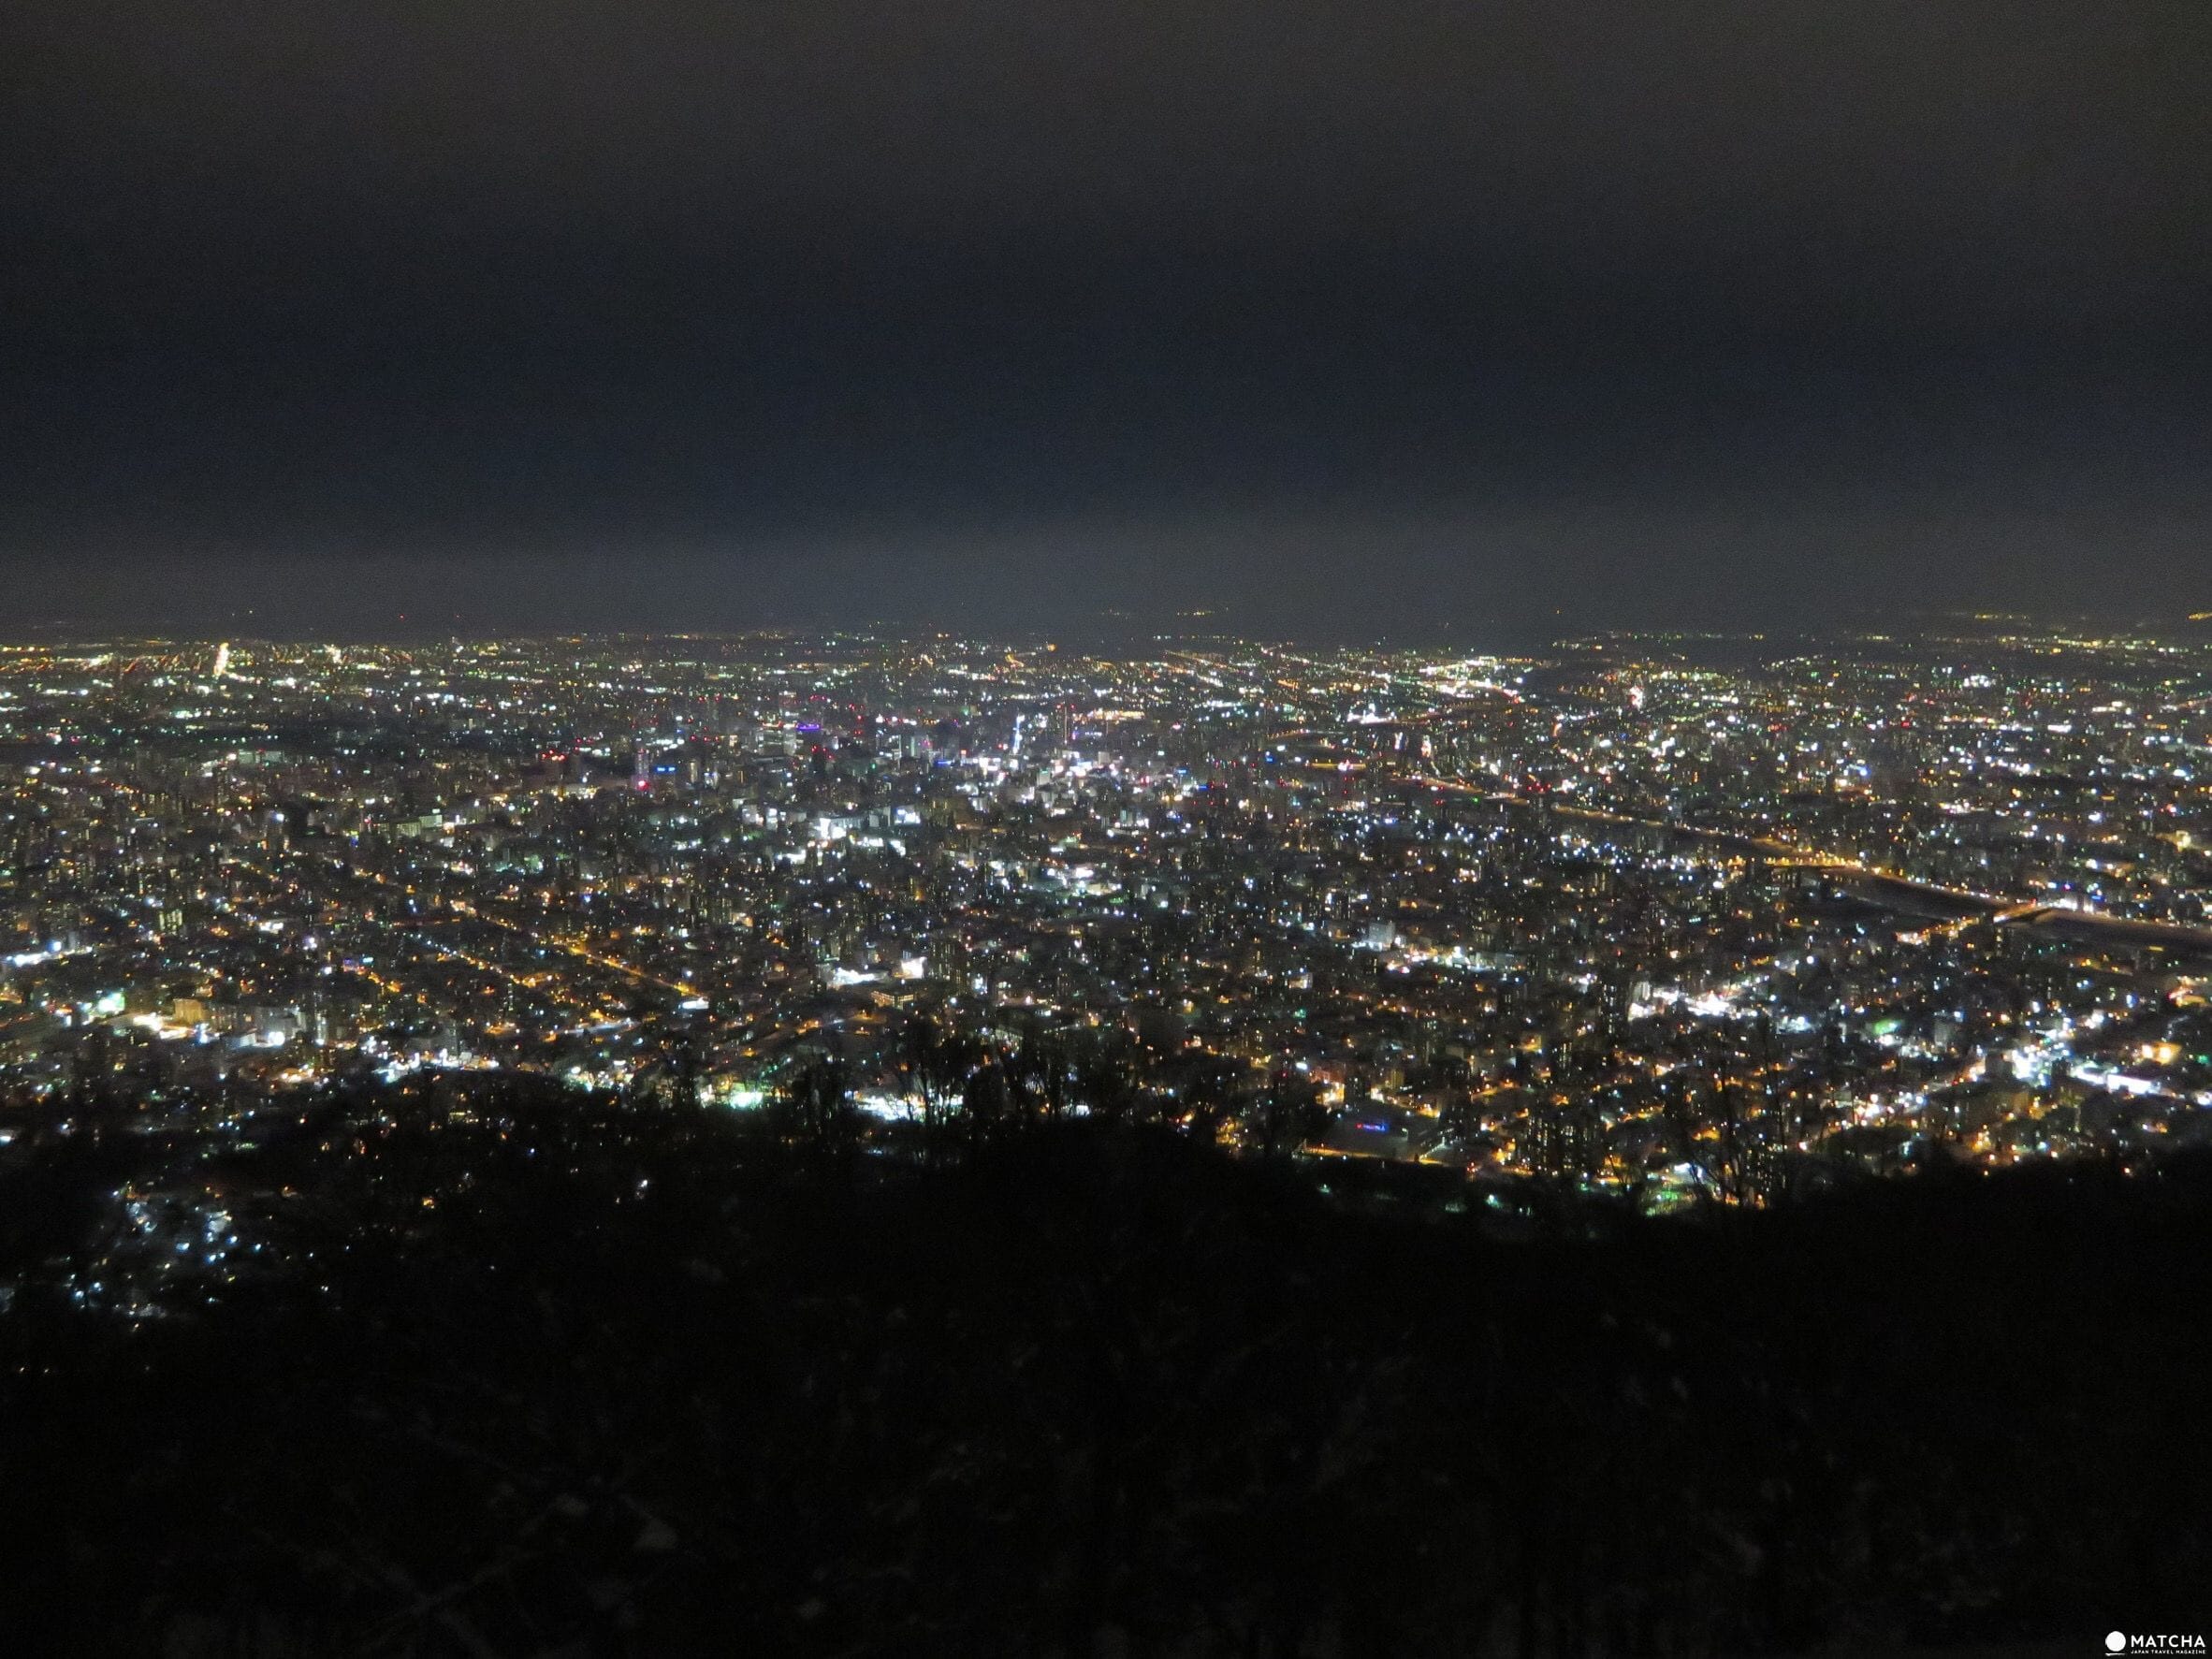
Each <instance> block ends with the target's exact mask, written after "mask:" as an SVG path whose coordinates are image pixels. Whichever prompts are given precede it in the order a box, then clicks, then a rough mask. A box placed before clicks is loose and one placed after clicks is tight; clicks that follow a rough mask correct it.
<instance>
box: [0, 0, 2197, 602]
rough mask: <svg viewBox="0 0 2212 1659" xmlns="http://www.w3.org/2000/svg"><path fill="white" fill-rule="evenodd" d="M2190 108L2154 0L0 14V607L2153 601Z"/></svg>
mask: <svg viewBox="0 0 2212 1659" xmlns="http://www.w3.org/2000/svg"><path fill="white" fill-rule="evenodd" d="M2207 89H2212V7H2207V6H2205V4H2203V3H2202V0H2171V3H2166V4H2130V3H2125V0H2093V3H2092V0H2082V3H2080V4H2069V5H2053V4H2043V3H2040V0H2003V3H2001V4H1992V5H1986V6H1981V5H1961V4H1947V3H1942V0H1900V3H1895V4H1891V3H1884V0H1849V3H1847V4H1841V3H1840V4H1833V5H1821V6H1808V5H1798V4H1790V3H1786V0H1747V3H1743V4H1736V3H1729V0H1710V3H1707V4H1701V5H1698V6H1695V7H1662V6H1638V5H1624V4H1612V5H1606V6H1582V5H1578V4H1572V3H1568V0H1542V3H1540V4H1538V3H1534V0H1528V3H1521V0H1516V3H1513V4H1488V5H1486V4H1480V3H1479V0H1472V3H1469V0H1460V3H1451V0H1431V3H1428V4H1419V5H1413V4H1395V3H1392V0H1265V3H1261V0H1249V3H1247V0H1236V3H1231V4H1222V3H1209V0H1191V3H1183V4H1178V3H1174V0H1144V3H1126V0H1125V3H1124V4H1119V5H1095V4H1068V3H1066V0H1006V3H1004V4H996V3H985V0H912V3H903V0H895V3H892V4H872V5H860V4H853V3H851V0H729V3H727V4H723V5H715V6H709V5H706V4H705V3H703V0H691V3H675V0H620V3H617V0H594V3H589V4H581V3H575V0H531V3H529V4H523V3H520V0H517V3H515V4H508V5H490V4H482V3H478V0H416V3H409V4H374V3H371V0H281V3H276V0H143V3H140V0H124V3H119V4H104V3H102V0H29V3H28V4H18V5H12V6H9V7H7V8H6V16H5V18H4V19H0V97H4V99H5V102H4V103H0V376H4V380H0V558H4V559H5V564H6V573H7V578H8V586H9V597H10V604H9V605H8V606H7V611H8V616H7V618H6V622H7V626H9V627H13V628H15V629H17V630H19V631H20V629H21V628H22V627H26V626H29V625H31V624H33V623H36V622H57V621H61V622H70V623H74V624H79V625H84V626H99V627H109V626H114V627H123V626H138V625H144V626H163V627H175V628H223V629H232V628H237V629H239V630H240V631H241V632H252V631H253V629H254V628H265V629H266V630H268V631H271V632H281V631H285V630H307V629H318V628H337V629H343V630H345V631H348V632H352V633H376V632H379V631H398V630H401V629H405V628H419V627H426V626H436V627H447V626H460V627H468V628H482V629H501V628H527V627H573V626H579V625H587V624H594V625H607V626H613V625H624V626H638V627H657V628H682V627H696V628H710V627H711V628H722V627H742V626H749V625H753V624H759V623H776V622H811V621H818V620H825V621H836V622H845V623H856V622H863V621H868V620H874V619H892V620H900V619H904V620H910V621H926V622H930V623H948V624H957V623H959V622H962V621H972V622H975V623H978V624H982V625H987V626H992V627H1000V626H1004V627H1018V628H1025V629H1026V628H1051V629H1060V628H1075V627H1080V626H1084V625H1085V624H1086V618H1095V617H1096V616H1097V614H1098V613H1099V612H1100V611H1101V610H1102V609H1103V608H1105V607H1117V608H1119V609H1121V610H1123V611H1126V612H1128V613H1130V615H1131V616H1132V617H1134V618H1138V619H1139V620H1141V621H1142V622H1144V623H1146V624H1150V623H1152V622H1154V621H1157V620H1162V619H1166V618H1173V617H1174V615H1175V613H1176V612H1178V611H1181V610H1195V609H1201V608H1213V609H1215V610H1217V611H1218V612H1220V613H1221V616H1222V619H1223V620H1224V621H1226V622H1227V623H1228V624H1230V625H1233V626H1238V627H1244V628H1249V629H1254V630H1261V631H1269V632H1290V633H1306V634H1315V635H1326V634H1339V635H1341V634H1345V633H1362V632H1386V631H1387V632H1390V633H1399V634H1404V635H1408V636H1411V635H1416V634H1435V633H1461V634H1463V635H1465V636H1466V637H1468V638H1469V639H1471V640H1477V641H1482V640H1491V641H1495V642H1497V643H1509V642H1510V641H1512V640H1513V639H1516V638H1520V637H1524V636H1527V635H1528V634H1530V633H1532V632H1540V631H1542V630H1546V629H1550V628H1553V627H1559V628H1580V627H1588V626H1601V625H1620V624H1637V623H1666V624H1685V623H1686V624H1698V625H1708V624H1710V625H1731V626H1733V625H1751V624H1756V625H1762V626H1775V625H1781V624H1787V623H1793V622H1801V623H1806V624H1819V623H1826V622H1832V621H1863V620H1868V619H1877V620H1883V619H1891V618H1902V617H1903V616H1904V615H1905V614H1906V613H1907V612H1908V611H1910V610H1913V609H1915V608H1917V607H1923V606H1944V605H1953V604H1987V605H2001V606H2010V607H2019V606H2058V607H2068V608H2073V607H2096V608H2098V609H2100V610H2103V611H2107V612H2109V611H2113V610H2115V609H2117V611H2119V612H2121V613H2124V614H2132V615H2140V616H2145V617H2151V616H2161V615H2178V614H2179V613H2182V612H2185V611H2190V610H2201V609H2204V608H2206V607H2212V91H2208V90H2207ZM247 607H252V609H253V613H254V614H253V618H251V619H250V621H251V626H247V625H246V622H245V619H244V618H243V613H244V611H245V610H246V608H247ZM401 613H406V615H407V618H408V620H407V621H406V622H404V623H402V622H400V620H399V618H400V615H401Z"/></svg>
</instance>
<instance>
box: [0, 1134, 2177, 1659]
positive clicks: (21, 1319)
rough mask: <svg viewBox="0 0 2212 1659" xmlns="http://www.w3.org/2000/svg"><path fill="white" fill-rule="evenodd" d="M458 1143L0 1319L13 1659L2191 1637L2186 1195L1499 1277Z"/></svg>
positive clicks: (1425, 1245)
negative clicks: (171, 1288)
mask: <svg viewBox="0 0 2212 1659" xmlns="http://www.w3.org/2000/svg"><path fill="white" fill-rule="evenodd" d="M457 1141H464V1142H465V1137H464V1136H462V1135H461V1134H460V1132H459V1131H458V1130H457V1129H454V1128H450V1127H441V1128H438V1129H437V1130H435V1131H432V1130H430V1129H429V1128H419V1129H410V1128H409V1127H408V1125H407V1124H406V1122H405V1121H404V1115H403V1113H401V1114H395V1120H394V1126H393V1128H391V1132H390V1133H388V1134H387V1135H386V1137H385V1138H384V1139H383V1140H382V1141H377V1140H375V1139H374V1138H368V1139H365V1140H364V1141H363V1142H359V1143H357V1144H354V1145H349V1146H347V1147H346V1148H344V1149H343V1150H344V1153H345V1156H344V1157H342V1158H332V1159H326V1160H324V1161H321V1162H318V1161H317V1160H316V1159H315V1158H314V1157H311V1156H308V1155H306V1154H304V1153H301V1152H300V1151H299V1150H298V1149H293V1150H292V1151H290V1152H285V1151H284V1150H283V1149H281V1148H280V1149H278V1150H276V1151H274V1152H271V1153H270V1154H269V1155H268V1156H269V1157H298V1158H299V1159H300V1166H299V1168H298V1169H297V1170H292V1171H282V1173H284V1181H283V1182H282V1183H272V1184H273V1185H278V1186H290V1187H291V1189H292V1193H291V1196H289V1197H287V1198H284V1199H283V1200H281V1201H276V1202H274V1203H272V1204H270V1205H269V1206H268V1207H267V1211H266V1213H264V1214H258V1215H256V1216H255V1218H254V1222H255V1225H256V1226H260V1227H263V1228H267V1229H271V1230H283V1238H284V1247H285V1251H286V1253H287V1254H286V1256H285V1259H286V1260H288V1261H291V1262H294V1263H296V1264H298V1268H299V1271H298V1272H288V1273H284V1274H280V1275H274V1276H272V1277H270V1278H269V1279H268V1280H267V1281H266V1282H263V1283H260V1284H258V1285H255V1284H253V1283H241V1284H240V1285H239V1286H237V1287H235V1288H232V1289H231V1290H230V1291H229V1292H228V1293H227V1295H226V1300H225V1301H223V1302H221V1303H220V1304H219V1305H217V1306H215V1307H213V1308H211V1309H210V1310H208V1311H206V1312H204V1313H203V1314H201V1315H200V1316H198V1317H193V1318H189V1319H186V1318H177V1319H163V1320H153V1321H150V1322H146V1323H143V1324H141V1325H139V1326H138V1327H137V1328H129V1327H126V1326H124V1325H122V1324H119V1323H117V1322H115V1321H111V1320H107V1321H104V1320H97V1319H88V1318H86V1317H65V1316H64V1315H63V1313H62V1312H61V1311H60V1310H58V1309H50V1308H47V1307H45V1306H43V1305H41V1304H38V1303H36V1302H31V1303H29V1304H19V1307H18V1309H17V1311H16V1313H15V1314H14V1315H13V1316H10V1317H7V1318H0V1344H4V1345H5V1347H4V1350H0V1351H4V1353H5V1358H6V1361H7V1365H6V1372H5V1375H0V1491H4V1492H5V1494H6V1499H5V1503H4V1504H0V1528H5V1535H4V1537H0V1596H4V1598H5V1602H6V1605H7V1608H8V1619H9V1627H10V1629H11V1631H12V1632H13V1633H14V1636H15V1637H16V1638H20V1639H22V1640H23V1641H25V1643H26V1644H27V1645H20V1646H19V1645H16V1640H15V1639H11V1640H10V1643H9V1645H10V1647H11V1648H12V1649H13V1651H16V1652H40V1653H47V1652H54V1653H66V1652H84V1653H103V1654H104V1653H109V1652H124V1651H131V1652H150V1653H180V1654H182V1653H208V1654H215V1653H223V1654H233V1653H236V1654H246V1653H253V1654H285V1655H290V1654H304V1653H326V1652H357V1651H358V1652H388V1653H448V1652H450V1653H463V1654H478V1655H482V1654H502V1655H510V1654H511V1655H523V1654H545V1653H574V1654H582V1653H600V1652H605V1653H621V1654H640V1655H644V1654H667V1653H690V1652H711V1653H744V1652H792V1653H799V1654H816V1653H819V1654H825V1655H826V1654H875V1653H883V1654H893V1653H947V1654H953V1653H958V1654H974V1653H986V1654H987V1653H997V1652H1036V1653H1064V1654H1070V1655H1074V1654H1084V1655H1088V1654H1092V1653H1170V1652H1172V1653H1178V1654H1263V1655H1290V1654H1304V1653H1312V1654H1345V1655H1358V1654H1378V1655H1379V1654H1446V1653H1463V1652H1504V1653H1526V1654H1536V1653H1543V1654H1554V1653H1556V1654H1566V1653H1600V1652H1603V1653H1650V1652H1724V1653H1746V1652H1794V1651H1800V1650H1805V1649H1809V1648H1823V1647H1826V1648H1833V1647H1843V1648H1849V1649H1854V1650H1857V1651H1880V1650H1883V1649H1885V1648H1888V1647H1890V1646H1893V1645H1902V1644H1914V1645H1929V1646H1942V1645H1949V1644H1969V1643H1983V1642H1998V1641H2016V1640H2045V1639H2057V1640H2059V1641H2060V1642H2062V1643H2063V1644H2065V1645H2066V1647H2067V1649H2068V1651H2073V1650H2075V1649H2078V1650H2079V1651H2081V1652H2091V1651H2094V1648H2093V1645H2092V1644H2094V1643H2095V1642H2096V1641H2097V1640H2099V1639H2100V1638H2101V1637H2102V1635H2103V1632H2104V1631H2106V1630H2108V1629H2110V1628H2112V1627H2113V1626H2114V1625H2116V1624H2119V1625H2122V1626H2124V1627H2128V1628H2182V1629H2197V1628H2201V1627H2202V1625H2203V1623H2204V1621H2205V1617H2206V1615H2207V1612H2208V1610H2212V1599H2208V1598H2207V1596H2206V1594H2205V1574H2206V1568H2205V1563H2206V1561H2207V1559H2212V1557H2208V1556H2207V1549H2208V1548H2212V1518H2208V1514H2207V1479H2206V1472H2207V1470H2208V1469H2212V1456H2208V1455H2207V1454H2208V1453H2212V1431H2208V1429H2207V1424H2206V1416H2205V1408H2204V1404H2203V1395H2204V1391H2205V1385H2206V1381H2207V1372H2206V1361H2207V1357H2208V1356H2207V1344H2206V1340H2205V1334H2204V1310H2205V1305H2206V1303H2205V1294H2204V1292H2205V1262H2206V1260H2207V1246H2208V1245H2212V1186H2208V1184H2207V1183H2206V1182H2205V1180H2204V1178H2203V1177H2202V1175H2201V1173H2199V1172H2193V1171H2186V1170H2181V1171H2171V1172H2169V1173H2168V1174H2167V1175H2165V1176H2163V1177H2161V1178H2158V1179H2155V1180H2152V1181H2150V1182H2140V1181H2139V1182H2133V1183H2127V1184H2124V1185H2123V1184H2118V1183H2115V1182H2111V1181H2108V1180H2106V1179H2104V1178H2103V1177H2100V1176H2097V1175H2095V1174H2077V1175H2074V1176H2071V1177H2063V1176H2059V1177H2050V1178H2046V1179H2044V1180H2040V1181H2038V1180H1989V1179H1960V1178H1947V1179H1941V1180H1939V1179H1934V1178H1930V1179H1928V1180H1926V1181H1922V1182H1918V1183H1913V1184H1908V1185H1903V1186H1892V1187H1885V1188H1877V1189H1873V1190H1871V1191H1869V1192H1866V1193H1862V1194H1860V1195H1857V1196H1855V1197H1853V1198H1851V1199H1849V1200H1847V1201H1833V1202H1831V1203H1829V1204H1828V1205H1826V1207H1823V1208H1820V1209H1817V1210H1812V1211H1801V1212H1798V1213H1796V1214H1793V1215H1767V1216H1757V1217H1741V1218H1737V1219H1736V1222H1735V1224H1731V1225H1725V1226H1724V1225H1718V1224H1687V1225H1685V1224H1680V1223H1677V1224H1672V1225H1664V1226H1662V1225H1651V1224H1646V1225H1641V1226H1635V1227H1629V1228H1626V1229H1625V1230H1622V1229H1616V1230H1613V1231H1612V1232H1611V1233H1610V1234H1609V1236H1608V1237H1607V1238H1606V1239H1605V1240H1604V1241H1603V1242H1600V1243H1592V1242H1567V1241H1564V1240H1562V1241H1554V1242H1549V1243H1535V1244H1511V1245H1506V1244H1492V1243H1490V1242H1488V1241H1486V1240H1485V1239H1483V1238H1482V1237H1480V1236H1478V1234H1477V1232H1476V1231H1475V1230H1473V1229H1472V1228H1471V1227H1469V1226H1467V1225H1465V1224H1463V1223H1462V1222H1460V1221H1457V1220H1454V1219H1450V1218H1433V1219H1427V1220H1416V1219H1410V1218H1408V1219H1393V1218H1390V1217H1388V1216H1377V1215H1372V1214H1361V1215H1349V1214H1346V1213H1344V1212H1343V1211H1342V1210H1340V1209H1337V1208H1332V1206H1331V1204H1330V1203H1329V1202H1328V1201H1325V1200H1323V1199H1322V1198H1320V1197H1319V1196H1318V1195H1317V1193H1316V1192H1315V1191H1314V1190H1313V1188H1312V1186H1310V1184H1309V1183H1307V1182H1305V1181H1304V1180H1302V1178H1301V1177H1300V1176H1299V1175H1298V1174H1297V1173H1296V1172H1295V1171H1291V1170H1289V1169H1287V1168H1279V1167H1273V1168H1271V1167H1259V1166H1252V1165H1236V1164H1232V1163H1230V1162H1228V1161H1226V1160H1224V1159H1222V1158H1220V1157H1215V1156H1214V1155H1212V1154H1210V1153H1208V1152H1205V1151H1202V1150H1201V1149H1199V1148H1196V1147H1194V1146H1192V1145H1190V1144H1188V1143H1187V1142H1181V1141H1177V1140H1175V1139H1173V1138H1171V1137H1168V1136H1165V1135H1159V1134H1153V1133H1145V1132H1138V1131H1128V1130H1124V1131H1111V1132H1110V1131H1105V1130H1102V1129H1095V1128H1085V1127H1084V1126H1082V1125H1070V1126H1065V1127H1062V1128H1055V1129H1048V1130H1041V1131H1039V1132H1037V1133H1035V1134H1031V1135H1028V1136H1025V1137H1023V1138H1021V1139H1019V1140H1017V1141H1016V1142H1013V1143H1012V1144H1011V1145H1006V1146H1002V1147H999V1148H997V1149H995V1150H991V1151H988V1152H986V1153H983V1154H981V1155H979V1156H976V1157H971V1158H968V1159H966V1160H964V1161H962V1162H961V1163H960V1164H959V1165H958V1167H954V1168H950V1169H940V1170H938V1171H925V1172H921V1173H915V1174H908V1175H901V1176H899V1177H896V1178H885V1177H881V1176H880V1175H875V1176H872V1175H871V1163H870V1160H867V1159H865V1158H863V1159H859V1160H857V1167H856V1166H855V1165H854V1164H851V1163H837V1164H835V1165H832V1166H827V1167H824V1166H822V1165H821V1164H820V1163H819V1161H818V1160H817V1161H811V1162H807V1163H803V1164H794V1163H793V1160H792V1159H791V1157H788V1156H787V1155H784V1154H782V1153H779V1152H778V1151H777V1150H776V1149H774V1148H772V1147H767V1146H764V1145H761V1144H757V1143H753V1142H749V1141H748V1140H747V1138H746V1136H745V1135H744V1134H743V1133H742V1132H740V1131H736V1130H734V1129H731V1128H728V1127H726V1126H725V1125H723V1124H720V1123H717V1122H715V1121H713V1120H709V1119H706V1118H703V1117H699V1118H693V1117H689V1116H686V1115H685V1114H680V1113H679V1114H677V1116H675V1117H673V1118H671V1119H670V1120H669V1121H668V1122H667V1123H665V1124H663V1125H662V1126H660V1127H659V1128H654V1129H652V1130H650V1132H646V1133H640V1132H638V1131H637V1130H636V1129H635V1128H634V1127H626V1128H622V1129H620V1130H619V1132H616V1131H613V1130H610V1129H609V1128H608V1126H607V1125H606V1124H605V1123H604V1122H603V1123H600V1124H599V1125H598V1126H597V1127H596V1128H593V1127H591V1126H590V1125H589V1124H588V1123H586V1122H584V1121H583V1120H579V1119H570V1118H563V1117H560V1116H559V1115H558V1114H556V1113H555V1112H554V1111H553V1109H552V1108H550V1107H547V1108H545V1109H543V1110H540V1111H537V1112H535V1113H532V1112H529V1111H524V1112H520V1113H517V1114H513V1115H511V1116H510V1118H509V1119H508V1120H507V1121H506V1122H505V1124H504V1127H502V1129H501V1130H500V1131H499V1134H498V1137H497V1139H496V1140H492V1139H488V1138H486V1137H480V1141H481V1142H482V1143H480V1144H476V1145H474V1146H473V1147H466V1148H465V1149H464V1150H463V1151H460V1152H457V1151H455V1150H454V1144H455V1142H457ZM457 1158H458V1159H459V1162H458V1163H457V1162H456V1161H455V1160H456V1159H457ZM876 1161H878V1162H880V1160H876ZM464 1166H465V1167H464ZM5 1197H7V1195H6V1194H0V1198H5ZM425 1197H429V1198H431V1199H433V1202H432V1203H431V1204H430V1205H429V1206H425V1205H424V1204H423V1203H422V1202H421V1200H422V1199H423V1198H425ZM272 1236H274V1235H273V1234H272Z"/></svg>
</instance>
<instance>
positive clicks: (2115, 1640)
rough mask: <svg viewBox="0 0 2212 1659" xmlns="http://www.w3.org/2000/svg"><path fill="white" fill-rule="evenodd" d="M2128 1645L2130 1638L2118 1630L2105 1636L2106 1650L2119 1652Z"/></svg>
mask: <svg viewBox="0 0 2212 1659" xmlns="http://www.w3.org/2000/svg"><path fill="white" fill-rule="evenodd" d="M2127 1645H2128V1638H2127V1637H2124V1636H2122V1635H2120V1633H2119V1632H2118V1631H2117V1630H2116V1631H2114V1632H2113V1633H2112V1634H2111V1635H2110V1636H2108V1637H2105V1638H2104V1651H2105V1652H2107V1653H2117V1652H2119V1651H2120V1650H2121V1649H2123V1648H2125V1647H2126V1646H2127Z"/></svg>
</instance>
